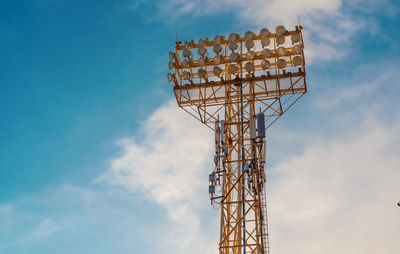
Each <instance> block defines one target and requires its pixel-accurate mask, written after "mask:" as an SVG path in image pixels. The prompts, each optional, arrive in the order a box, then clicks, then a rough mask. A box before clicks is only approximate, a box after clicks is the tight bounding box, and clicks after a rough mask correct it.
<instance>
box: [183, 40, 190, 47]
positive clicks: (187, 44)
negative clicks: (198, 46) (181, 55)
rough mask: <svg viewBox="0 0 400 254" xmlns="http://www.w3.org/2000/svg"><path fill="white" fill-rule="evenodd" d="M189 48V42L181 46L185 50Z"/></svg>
mask: <svg viewBox="0 0 400 254" xmlns="http://www.w3.org/2000/svg"><path fill="white" fill-rule="evenodd" d="M189 46H190V42H188V41H185V43H184V44H183V47H184V48H185V49H189Z"/></svg>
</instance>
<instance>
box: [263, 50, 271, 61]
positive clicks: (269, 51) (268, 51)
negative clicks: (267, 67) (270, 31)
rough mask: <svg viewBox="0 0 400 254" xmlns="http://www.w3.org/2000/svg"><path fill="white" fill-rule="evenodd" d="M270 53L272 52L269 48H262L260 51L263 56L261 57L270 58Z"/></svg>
mask: <svg viewBox="0 0 400 254" xmlns="http://www.w3.org/2000/svg"><path fill="white" fill-rule="evenodd" d="M271 55H272V52H271V50H269V49H264V50H263V51H262V52H261V56H262V57H263V58H265V59H266V58H270V57H271Z"/></svg>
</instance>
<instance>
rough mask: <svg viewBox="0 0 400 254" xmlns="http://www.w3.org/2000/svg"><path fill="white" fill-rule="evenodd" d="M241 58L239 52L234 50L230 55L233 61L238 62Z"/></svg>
mask: <svg viewBox="0 0 400 254" xmlns="http://www.w3.org/2000/svg"><path fill="white" fill-rule="evenodd" d="M238 60H239V54H238V53H235V52H233V53H232V54H231V55H230V56H229V61H231V62H237V61H238Z"/></svg>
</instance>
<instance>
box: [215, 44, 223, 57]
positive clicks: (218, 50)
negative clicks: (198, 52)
mask: <svg viewBox="0 0 400 254" xmlns="http://www.w3.org/2000/svg"><path fill="white" fill-rule="evenodd" d="M213 51H214V52H215V53H216V54H217V55H218V54H219V53H220V52H221V51H222V47H221V45H219V44H217V45H215V46H214V47H213Z"/></svg>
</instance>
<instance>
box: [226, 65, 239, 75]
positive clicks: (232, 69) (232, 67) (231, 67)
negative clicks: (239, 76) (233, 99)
mask: <svg viewBox="0 0 400 254" xmlns="http://www.w3.org/2000/svg"><path fill="white" fill-rule="evenodd" d="M228 70H229V73H230V74H236V72H237V70H238V67H237V66H236V65H235V64H231V65H229V67H228Z"/></svg>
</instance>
